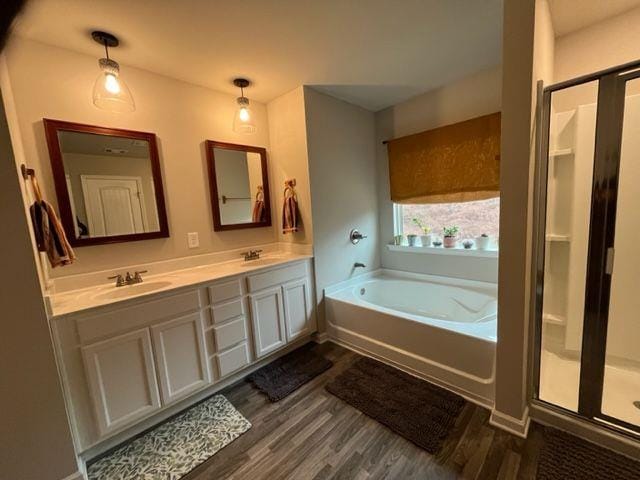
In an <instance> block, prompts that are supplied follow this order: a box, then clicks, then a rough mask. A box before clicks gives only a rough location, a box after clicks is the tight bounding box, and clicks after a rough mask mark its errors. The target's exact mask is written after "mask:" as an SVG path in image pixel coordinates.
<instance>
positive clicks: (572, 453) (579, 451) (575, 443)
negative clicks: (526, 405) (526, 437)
mask: <svg viewBox="0 0 640 480" xmlns="http://www.w3.org/2000/svg"><path fill="white" fill-rule="evenodd" d="M536 479H538V480H567V479H572V480H614V479H615V480H623V479H624V480H640V462H634V461H633V460H631V459H630V458H627V457H625V456H623V455H620V454H618V453H615V452H612V451H611V450H607V449H606V448H602V447H600V446H598V445H596V444H595V443H590V442H587V441H586V440H582V439H581V438H578V437H574V436H573V435H569V434H568V433H565V432H561V431H560V430H556V429H554V428H545V430H544V445H543V447H542V452H541V453H540V460H539V461H538V473H537V476H536Z"/></svg>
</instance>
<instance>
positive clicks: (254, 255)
mask: <svg viewBox="0 0 640 480" xmlns="http://www.w3.org/2000/svg"><path fill="white" fill-rule="evenodd" d="M260 252H262V250H249V251H248V252H242V253H241V254H240V255H242V256H243V257H244V261H245V262H248V261H250V260H257V259H259V258H260Z"/></svg>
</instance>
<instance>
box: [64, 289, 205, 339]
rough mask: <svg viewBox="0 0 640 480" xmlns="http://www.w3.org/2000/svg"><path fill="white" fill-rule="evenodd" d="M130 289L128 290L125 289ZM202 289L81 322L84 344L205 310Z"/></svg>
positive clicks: (145, 302) (79, 330) (106, 313)
mask: <svg viewBox="0 0 640 480" xmlns="http://www.w3.org/2000/svg"><path fill="white" fill-rule="evenodd" d="M122 288H126V287H122ZM201 305H202V302H201V299H200V291H199V290H189V291H186V292H182V293H179V294H177V295H170V296H165V297H163V298H159V299H157V300H151V301H144V302H142V303H138V304H136V305H130V306H126V307H123V308H118V309H113V310H109V311H106V312H101V313H98V314H96V315H92V316H90V317H84V318H80V319H79V320H78V321H77V322H76V325H77V328H78V337H79V339H80V343H82V344H86V343H91V342H93V341H94V340H97V339H99V338H102V337H108V336H111V335H114V334H117V333H120V332H124V331H127V330H133V329H134V328H136V327H140V326H143V325H148V324H150V323H154V322H157V321H159V320H164V319H167V318H172V317H179V316H182V315H184V314H187V313H191V312H194V311H196V310H199V309H200V308H201Z"/></svg>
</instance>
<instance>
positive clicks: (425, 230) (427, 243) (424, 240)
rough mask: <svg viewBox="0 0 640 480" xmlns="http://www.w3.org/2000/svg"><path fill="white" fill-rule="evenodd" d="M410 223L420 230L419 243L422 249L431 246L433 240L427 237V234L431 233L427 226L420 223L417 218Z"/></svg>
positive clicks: (429, 236)
mask: <svg viewBox="0 0 640 480" xmlns="http://www.w3.org/2000/svg"><path fill="white" fill-rule="evenodd" d="M411 221H412V222H413V223H414V224H416V225H417V226H418V228H419V229H420V230H422V233H423V234H422V235H420V241H421V242H422V246H423V247H430V246H431V241H432V240H433V239H432V238H431V235H429V232H431V229H430V228H429V227H428V226H427V225H425V224H424V223H422V221H421V220H420V219H419V218H416V217H413V218H412V219H411Z"/></svg>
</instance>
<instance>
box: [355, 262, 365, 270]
mask: <svg viewBox="0 0 640 480" xmlns="http://www.w3.org/2000/svg"><path fill="white" fill-rule="evenodd" d="M353 268H354V269H356V268H367V266H366V265H365V264H364V263H360V262H356V263H354V264H353Z"/></svg>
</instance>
